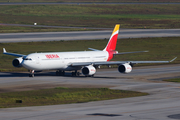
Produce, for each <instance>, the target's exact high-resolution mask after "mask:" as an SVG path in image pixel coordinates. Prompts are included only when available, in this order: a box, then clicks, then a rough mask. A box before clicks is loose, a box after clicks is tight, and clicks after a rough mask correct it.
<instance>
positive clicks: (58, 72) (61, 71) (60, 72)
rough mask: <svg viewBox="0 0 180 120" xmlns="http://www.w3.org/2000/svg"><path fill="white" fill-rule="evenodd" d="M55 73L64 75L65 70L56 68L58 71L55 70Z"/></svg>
mask: <svg viewBox="0 0 180 120" xmlns="http://www.w3.org/2000/svg"><path fill="white" fill-rule="evenodd" d="M56 75H59V76H64V75H65V71H63V70H58V71H56Z"/></svg>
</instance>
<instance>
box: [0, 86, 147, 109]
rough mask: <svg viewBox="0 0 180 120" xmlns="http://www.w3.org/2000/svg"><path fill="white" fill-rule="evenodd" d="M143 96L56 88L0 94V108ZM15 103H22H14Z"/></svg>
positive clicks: (102, 89)
mask: <svg viewBox="0 0 180 120" xmlns="http://www.w3.org/2000/svg"><path fill="white" fill-rule="evenodd" d="M143 95H148V94H147V93H141V92H135V91H125V90H111V89H108V88H63V87H56V88H54V89H42V90H33V91H22V92H10V93H1V94H0V108H10V107H24V106H43V105H57V104H70V103H84V102H90V101H100V100H110V99H119V98H127V97H137V96H143ZM16 101H22V103H16Z"/></svg>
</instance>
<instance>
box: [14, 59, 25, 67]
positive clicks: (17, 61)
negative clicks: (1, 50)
mask: <svg viewBox="0 0 180 120" xmlns="http://www.w3.org/2000/svg"><path fill="white" fill-rule="evenodd" d="M22 61H23V58H22V57H19V58H15V59H14V60H13V61H12V64H13V66H14V67H22V65H21V63H22Z"/></svg>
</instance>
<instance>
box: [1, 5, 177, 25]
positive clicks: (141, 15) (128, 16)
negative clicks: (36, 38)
mask: <svg viewBox="0 0 180 120" xmlns="http://www.w3.org/2000/svg"><path fill="white" fill-rule="evenodd" d="M179 11H180V4H173V5H172V4H164V5H140V4H139V5H133V4H131V5H96V4H93V5H5V6H1V7H0V16H2V17H0V23H11V24H33V23H37V24H38V25H53V26H74V27H75V26H83V27H105V28H113V27H114V25H115V24H117V23H120V24H121V28H180V22H179V21H180V14H179Z"/></svg>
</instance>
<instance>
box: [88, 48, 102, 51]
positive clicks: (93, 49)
mask: <svg viewBox="0 0 180 120" xmlns="http://www.w3.org/2000/svg"><path fill="white" fill-rule="evenodd" d="M88 49H89V50H92V51H101V50H98V49H94V48H88Z"/></svg>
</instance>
